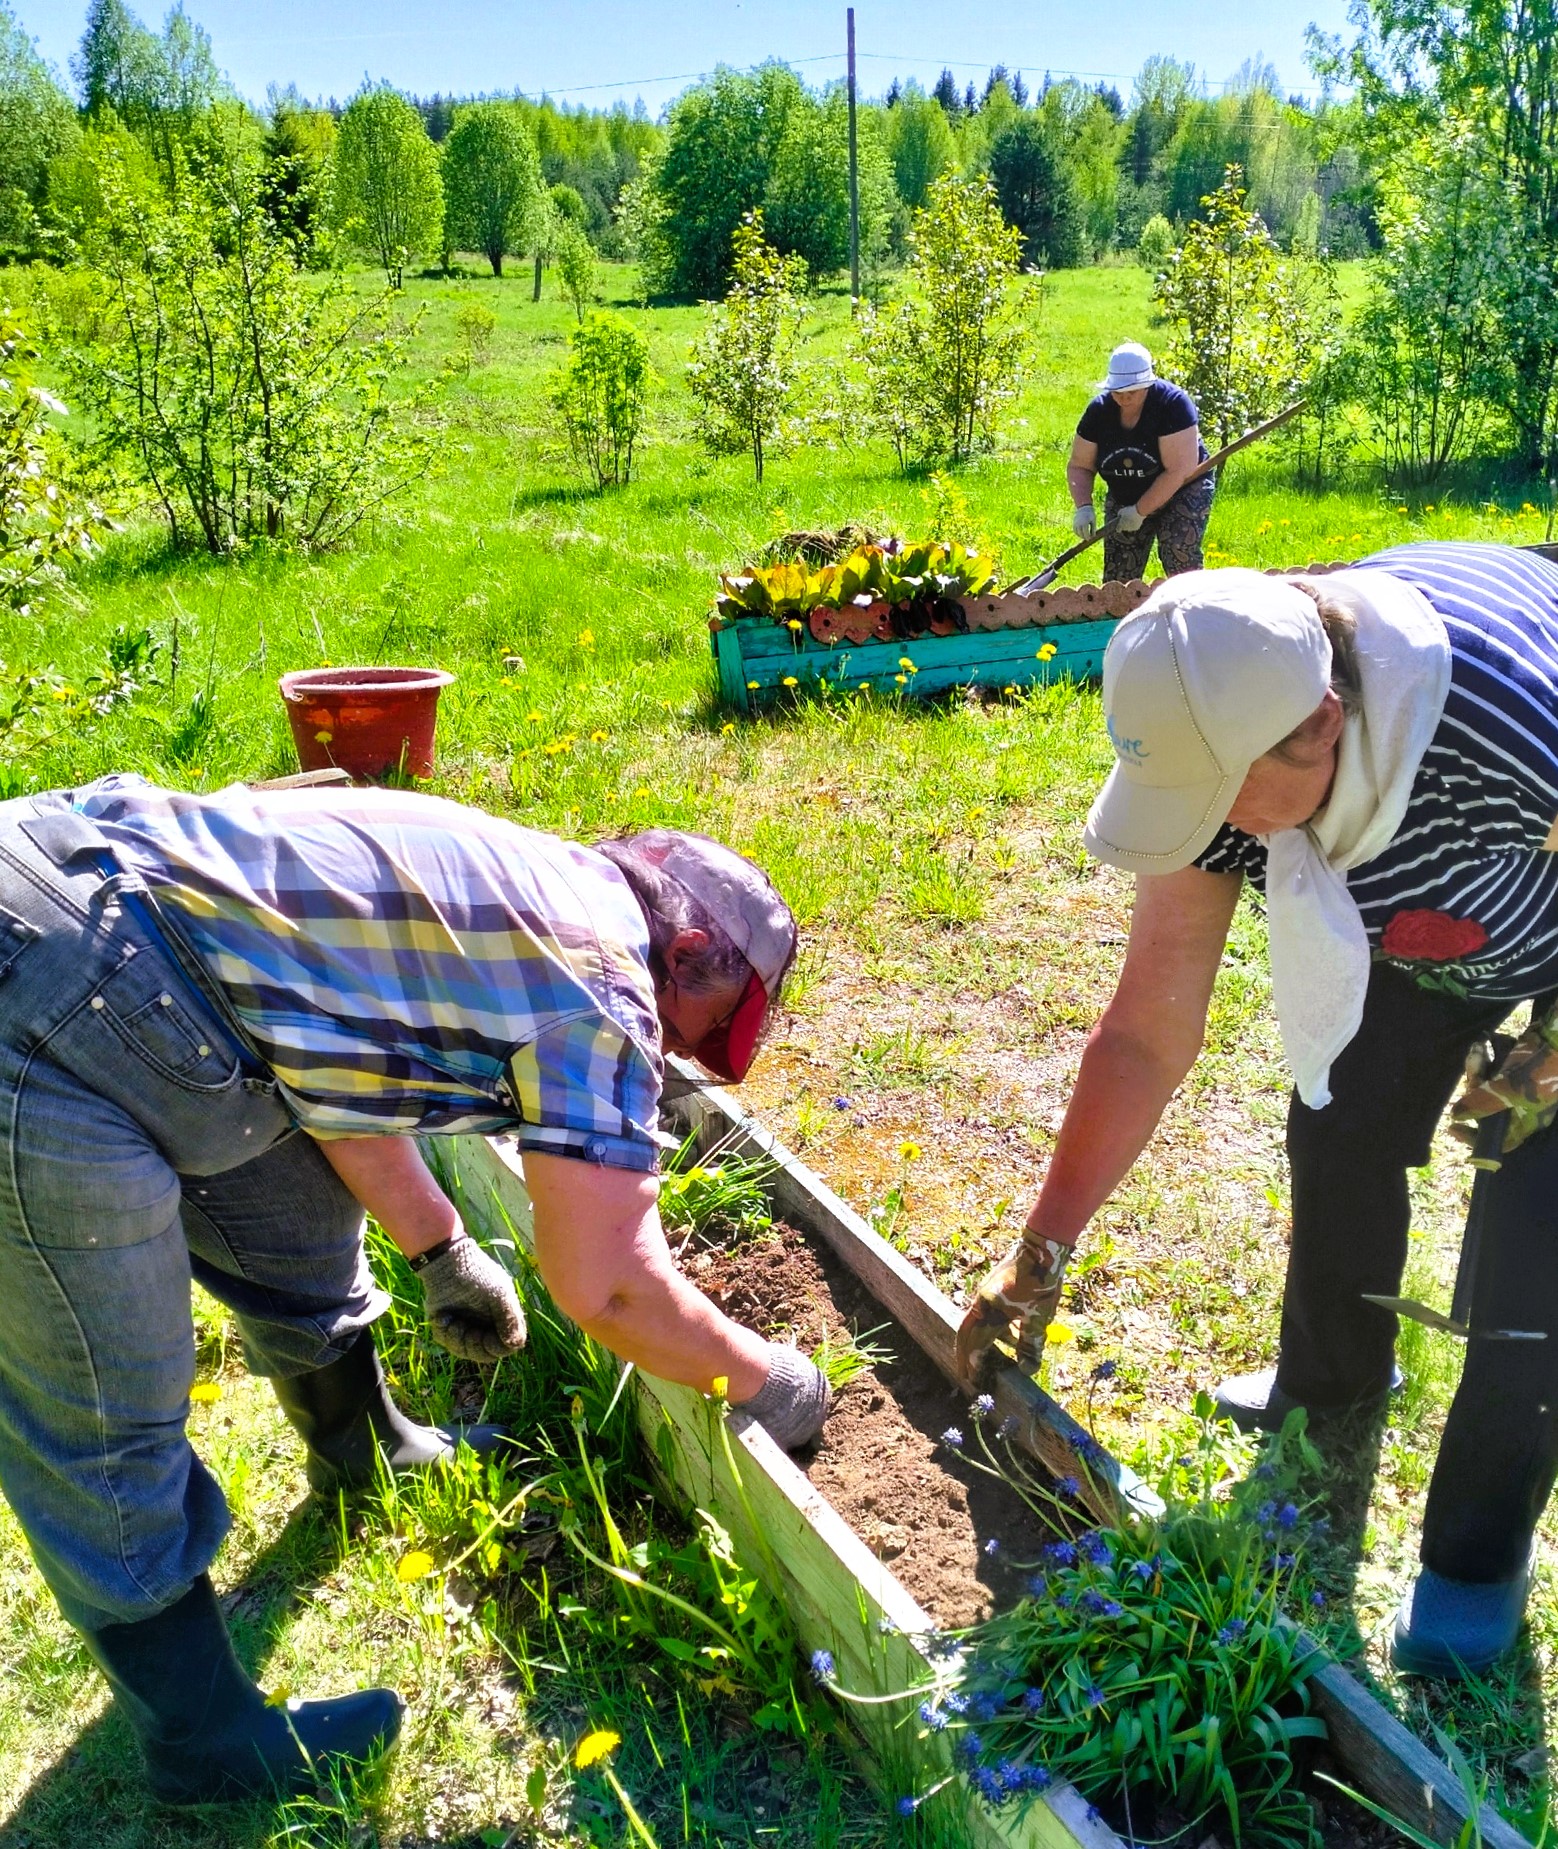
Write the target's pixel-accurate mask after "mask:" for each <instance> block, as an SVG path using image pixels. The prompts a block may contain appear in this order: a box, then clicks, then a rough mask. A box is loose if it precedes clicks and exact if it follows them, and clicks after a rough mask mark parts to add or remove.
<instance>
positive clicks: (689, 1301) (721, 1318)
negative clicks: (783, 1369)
mask: <svg viewBox="0 0 1558 1849" xmlns="http://www.w3.org/2000/svg"><path fill="white" fill-rule="evenodd" d="M580 1321H581V1324H582V1326H583V1328H584V1329H585V1331H586V1333H587V1334H589V1335H592V1336H593V1337H594V1338H595V1340H596V1341H597V1342H599V1343H601V1344H602V1345H603V1346H604V1347H606V1348H609V1349H610V1350H611V1352H612V1353H613V1354H614V1355H620V1356H621V1357H622V1359H623V1360H624V1361H631V1362H633V1363H634V1365H635V1366H637V1367H640V1368H642V1369H643V1371H644V1372H645V1373H646V1374H653V1375H654V1376H655V1377H656V1378H657V1379H659V1380H675V1381H680V1382H681V1383H682V1384H683V1385H684V1386H688V1387H697V1388H698V1389H700V1391H702V1392H705V1393H706V1392H708V1390H709V1388H710V1387H711V1386H712V1385H713V1383H714V1382H715V1381H716V1380H718V1379H720V1378H721V1377H723V1378H724V1379H725V1380H727V1381H728V1382H729V1396H730V1398H731V1400H732V1401H740V1400H749V1399H751V1397H752V1396H753V1394H755V1393H757V1392H758V1391H759V1390H760V1389H761V1387H762V1385H763V1382H764V1381H765V1380H766V1379H767V1378H768V1365H769V1359H768V1344H767V1342H766V1341H764V1339H763V1338H762V1336H760V1335H755V1334H754V1333H753V1332H752V1330H750V1329H743V1328H742V1327H741V1325H740V1324H739V1323H735V1322H732V1321H731V1320H730V1318H729V1317H728V1316H726V1315H724V1314H722V1313H721V1312H720V1311H719V1310H717V1309H716V1308H715V1307H714V1305H713V1304H712V1303H710V1301H709V1300H708V1298H707V1297H705V1296H704V1295H703V1293H702V1292H701V1291H699V1290H698V1289H697V1288H696V1287H695V1286H694V1285H692V1284H690V1283H689V1282H688V1281H687V1279H686V1278H684V1277H682V1275H681V1274H680V1273H679V1272H674V1271H673V1272H671V1273H669V1274H664V1273H658V1272H656V1273H650V1274H648V1275H646V1276H643V1277H641V1278H637V1279H635V1280H634V1281H633V1282H632V1284H631V1286H630V1287H629V1288H627V1289H625V1290H623V1291H622V1292H621V1293H619V1294H618V1295H617V1296H615V1297H614V1298H612V1299H611V1301H610V1302H609V1303H607V1304H606V1305H605V1306H604V1307H603V1308H602V1309H600V1310H598V1311H596V1312H594V1313H592V1314H590V1315H588V1316H585V1317H582V1318H581V1319H580Z"/></svg>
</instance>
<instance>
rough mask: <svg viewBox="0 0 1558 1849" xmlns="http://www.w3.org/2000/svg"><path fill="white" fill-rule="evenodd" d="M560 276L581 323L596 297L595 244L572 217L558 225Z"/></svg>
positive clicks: (564, 290) (558, 276) (558, 271)
mask: <svg viewBox="0 0 1558 1849" xmlns="http://www.w3.org/2000/svg"><path fill="white" fill-rule="evenodd" d="M557 278H558V281H559V282H560V283H561V284H562V286H563V294H564V295H566V296H567V298H568V300H569V301H570V302H572V303H573V311H574V314H575V315H576V316H577V317H578V319H579V320H580V321H581V322H582V321H583V319H584V311H585V309H586V308H588V307H589V305H590V303H591V302H592V301H594V299H595V246H594V245H593V244H592V243H591V242H590V240H589V239H588V238H587V237H586V236H585V235H584V233H583V231H581V230H580V228H579V227H578V225H576V224H574V223H573V222H572V221H571V220H569V219H564V220H563V221H562V223H561V224H560V225H559V226H558V228H557Z"/></svg>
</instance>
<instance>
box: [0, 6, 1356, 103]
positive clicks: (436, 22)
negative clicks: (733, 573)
mask: <svg viewBox="0 0 1558 1849" xmlns="http://www.w3.org/2000/svg"><path fill="white" fill-rule="evenodd" d="M13 4H14V5H15V7H16V12H17V16H18V18H19V19H20V22H21V24H22V26H23V27H24V28H25V29H26V30H27V31H28V32H29V33H31V34H32V35H33V36H34V38H35V39H36V40H37V42H38V48H39V50H40V51H41V52H42V53H43V55H44V56H45V57H46V58H48V59H49V60H50V61H51V62H53V63H54V64H56V65H57V66H58V67H59V69H60V71H61V73H62V74H63V73H64V72H65V71H66V69H67V60H68V59H69V56H70V53H71V52H72V51H73V50H74V48H75V46H76V44H77V42H78V40H79V38H80V36H81V23H82V17H83V14H84V12H85V0H13ZM131 4H132V9H133V10H135V11H137V12H139V13H140V14H141V17H142V18H143V19H145V21H146V23H147V24H148V25H155V24H160V22H161V14H162V10H163V4H164V0H144V3H143V4H139V5H138V4H136V0H131ZM186 6H187V10H188V11H189V12H190V13H191V14H192V15H193V16H194V17H195V18H196V19H198V20H199V21H200V23H201V24H202V25H204V26H205V28H206V29H207V31H208V32H210V34H211V38H212V41H213V44H214V47H215V50H216V57H217V62H218V63H219V64H220V65H221V67H222V68H223V70H225V71H226V72H227V74H228V76H229V77H230V78H231V79H232V80H233V82H234V83H235V84H236V86H237V87H238V89H239V90H240V91H241V92H243V94H244V95H246V96H249V97H251V98H254V99H255V100H260V99H262V98H263V97H264V94H265V88H266V85H267V84H268V83H270V82H272V81H275V82H278V83H286V82H288V81H292V82H295V83H296V84H297V85H298V87H299V89H300V90H302V91H303V92H304V93H305V95H309V96H337V97H341V98H345V97H347V96H349V95H350V94H351V93H352V91H353V90H355V89H356V88H357V86H358V84H359V83H360V82H361V81H362V79H363V77H364V75H367V76H370V77H372V78H375V79H378V78H387V79H388V80H389V81H390V82H391V83H393V84H396V85H398V86H399V87H401V88H402V89H407V90H414V91H418V92H421V93H423V94H431V93H432V92H433V91H436V90H442V91H444V92H445V93H448V92H455V93H472V92H481V91H509V90H515V89H518V90H523V91H525V92H526V93H527V94H537V93H539V92H540V91H543V90H546V91H550V92H551V94H552V95H554V96H556V97H558V98H559V99H560V100H565V101H569V102H581V103H590V104H592V105H604V104H608V103H610V102H611V101H612V100H613V99H614V98H616V97H618V96H620V97H622V98H624V99H625V100H626V101H627V102H629V103H631V102H632V101H633V100H634V99H635V98H636V97H642V98H643V100H644V102H645V104H646V105H647V106H648V108H649V110H650V111H651V113H658V111H659V110H660V109H661V108H662V107H663V105H664V104H665V103H667V102H668V101H669V100H670V99H671V98H672V97H673V96H675V95H677V94H678V93H679V92H680V91H681V90H683V89H684V88H685V87H686V86H687V84H688V83H690V82H692V81H693V80H695V79H696V78H697V77H698V76H699V75H701V74H702V73H704V72H705V71H708V70H710V69H712V68H713V66H714V65H716V64H719V63H725V64H734V65H737V66H745V65H751V64H756V63H759V62H760V61H761V60H762V59H764V58H768V57H778V58H784V59H787V60H788V61H790V62H791V63H793V64H794V65H795V66H796V67H797V69H798V70H799V71H800V72H801V74H802V75H803V76H804V77H805V78H806V79H807V81H808V82H811V83H815V84H821V83H824V82H826V81H827V80H828V79H829V78H832V77H837V76H840V75H842V73H843V69H844V7H843V5H842V4H835V3H834V0H828V3H827V4H823V3H822V0H786V3H785V4H782V5H781V4H779V0H723V3H721V0H665V3H661V0H571V4H569V3H559V0H552V4H549V5H533V4H518V3H516V0H509V3H508V4H503V3H501V0H433V4H428V3H427V0H418V3H416V4H413V3H412V0H371V3H370V0H186ZM1346 12H1347V0H1300V4H1299V5H1297V6H1296V7H1295V6H1294V5H1292V4H1285V3H1284V0H1240V3H1239V4H1237V5H1236V4H1234V3H1233V0H1214V3H1213V4H1201V5H1191V4H1187V3H1186V0H1159V3H1157V4H1149V0H1113V4H1112V5H1110V6H1108V7H1103V6H1099V5H1096V4H1094V5H1084V4H1078V3H1077V0H1070V4H1060V5H1057V4H1051V5H1048V6H1043V7H1040V6H1033V5H1029V6H1020V5H1018V6H1014V5H1012V4H1011V0H1005V3H1004V4H996V3H995V0H966V3H964V4H953V5H947V4H945V0H942V3H940V4H935V5H932V4H929V3H928V0H893V3H892V4H891V5H889V4H886V3H885V0H866V3H865V4H861V5H857V7H856V9H855V29H856V44H857V49H858V52H859V54H860V55H859V71H860V82H861V86H862V89H863V91H864V92H865V93H866V94H868V95H870V94H877V93H879V92H880V91H882V90H884V89H885V88H886V86H887V83H888V81H889V79H890V78H891V77H892V76H893V74H894V73H895V72H896V73H897V74H898V75H899V76H902V77H909V76H917V77H919V78H920V80H921V81H922V82H924V83H925V84H927V86H928V85H929V84H930V83H932V82H934V80H935V77H936V74H937V72H938V71H939V70H940V69H941V68H942V66H943V65H950V66H951V68H952V70H953V72H954V73H955V75H956V76H957V78H958V81H959V82H960V83H965V82H967V81H968V79H970V78H973V79H975V81H977V82H982V81H983V77H984V73H985V72H986V71H987V70H988V68H989V67H990V65H991V64H993V63H996V62H997V61H999V62H1001V63H1004V64H1006V65H1008V66H1010V67H1013V68H1016V69H1020V70H1021V71H1022V73H1023V75H1024V77H1026V78H1027V79H1028V80H1029V82H1030V83H1033V82H1035V81H1037V80H1041V79H1042V77H1043V75H1044V72H1045V71H1046V70H1049V71H1051V72H1053V73H1054V74H1055V75H1056V76H1061V75H1078V76H1082V77H1085V78H1086V80H1087V81H1088V82H1092V81H1094V80H1095V79H1096V78H1103V79H1105V80H1107V81H1109V82H1112V83H1115V84H1117V85H1118V87H1119V89H1120V91H1121V93H1122V95H1125V94H1128V92H1129V87H1130V80H1131V78H1132V76H1133V75H1134V73H1135V72H1136V70H1137V69H1138V68H1139V67H1140V65H1141V63H1142V60H1143V59H1144V58H1146V57H1148V56H1149V55H1151V54H1152V53H1154V52H1163V53H1168V54H1171V55H1172V56H1174V57H1177V58H1181V59H1185V60H1187V61H1188V62H1190V63H1192V64H1194V65H1195V66H1196V68H1197V70H1198V71H1199V72H1200V73H1201V74H1202V75H1203V76H1204V77H1205V78H1206V79H1207V81H1208V83H1209V84H1210V85H1211V86H1213V87H1214V88H1215V87H1217V86H1219V85H1221V84H1222V83H1224V82H1225V81H1226V80H1227V79H1228V78H1229V77H1230V76H1232V74H1233V72H1234V71H1235V70H1237V68H1238V67H1239V65H1240V64H1241V63H1242V62H1243V61H1244V60H1245V59H1246V58H1249V57H1252V56H1256V55H1259V56H1261V57H1263V58H1266V59H1268V60H1269V61H1270V62H1271V63H1272V64H1274V65H1275V66H1276V69H1277V74H1278V76H1279V78H1280V79H1281V82H1282V85H1283V87H1284V89H1286V90H1306V91H1307V90H1312V88H1313V81H1312V79H1311V78H1310V76H1309V74H1308V70H1307V68H1306V66H1305V64H1304V56H1303V52H1304V28H1305V26H1306V25H1308V24H1310V23H1311V22H1312V23H1314V24H1316V25H1318V26H1319V27H1320V28H1321V29H1322V30H1324V31H1329V32H1336V31H1342V30H1344V29H1345V22H1346Z"/></svg>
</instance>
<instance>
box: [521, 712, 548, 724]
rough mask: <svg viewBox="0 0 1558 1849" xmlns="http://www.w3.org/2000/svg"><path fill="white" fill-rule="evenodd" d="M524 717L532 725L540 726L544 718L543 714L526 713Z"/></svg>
mask: <svg viewBox="0 0 1558 1849" xmlns="http://www.w3.org/2000/svg"><path fill="white" fill-rule="evenodd" d="M525 717H526V718H527V719H528V720H529V721H530V723H531V724H532V725H540V724H541V723H542V722H543V721H544V720H545V718H546V714H545V713H526V714H525Z"/></svg>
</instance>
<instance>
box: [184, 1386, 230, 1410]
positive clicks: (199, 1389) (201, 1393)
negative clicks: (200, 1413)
mask: <svg viewBox="0 0 1558 1849" xmlns="http://www.w3.org/2000/svg"><path fill="white" fill-rule="evenodd" d="M189 1397H190V1398H191V1399H192V1400H193V1401H194V1402H195V1404H196V1405H197V1406H214V1405H215V1404H216V1402H217V1401H218V1400H219V1399H220V1398H221V1397H222V1383H221V1382H220V1381H219V1380H197V1381H196V1382H195V1384H194V1386H192V1387H191V1388H190V1390H189Z"/></svg>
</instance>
